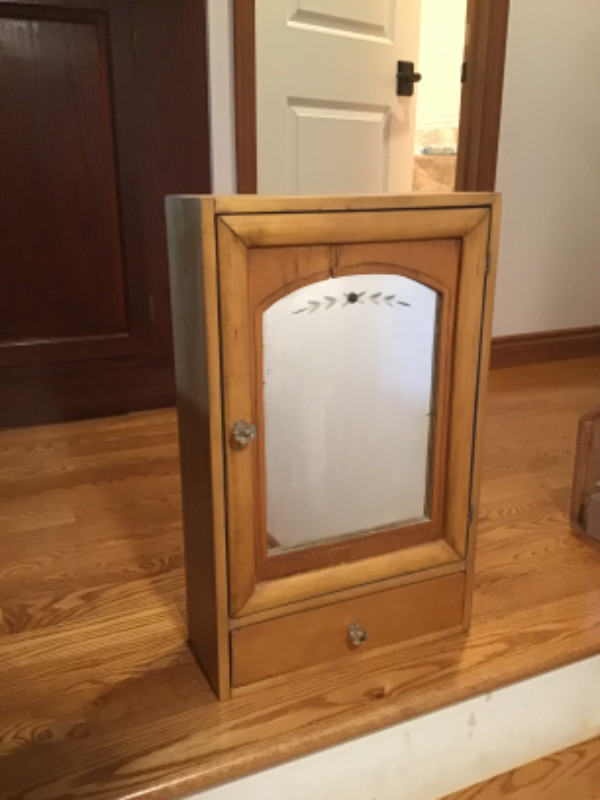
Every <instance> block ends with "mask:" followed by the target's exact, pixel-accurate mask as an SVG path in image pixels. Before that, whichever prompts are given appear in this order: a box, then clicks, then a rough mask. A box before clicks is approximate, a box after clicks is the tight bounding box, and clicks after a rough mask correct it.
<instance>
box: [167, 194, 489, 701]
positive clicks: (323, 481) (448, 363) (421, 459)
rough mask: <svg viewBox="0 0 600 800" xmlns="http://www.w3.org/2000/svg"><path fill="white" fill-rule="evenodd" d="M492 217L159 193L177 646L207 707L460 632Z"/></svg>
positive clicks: (469, 210) (366, 204) (393, 202)
mask: <svg viewBox="0 0 600 800" xmlns="http://www.w3.org/2000/svg"><path fill="white" fill-rule="evenodd" d="M499 203H500V201H499V198H498V196H497V195H494V194H464V195H461V194H453V195H444V196H441V195H436V196H419V195H410V196H405V197H391V196H388V197H356V198H348V197H318V198H300V197H299V198H266V197H251V196H240V197H195V196H173V197H169V198H168V199H167V222H168V234H169V236H168V238H169V258H170V268H171V297H172V305H173V323H174V336H175V364H176V379H177V395H178V412H179V426H180V448H181V469H182V484H183V508H184V529H185V550H186V575H187V592H188V616H189V635H190V643H191V645H192V647H193V649H194V652H195V653H196V655H197V657H198V660H199V662H200V663H201V665H202V667H203V669H204V671H205V673H206V676H207V678H208V680H209V681H210V683H211V686H212V687H213V689H214V691H215V692H216V694H217V695H218V696H219V697H220V698H227V697H229V696H230V695H231V693H232V692H233V693H235V692H238V691H241V690H243V689H244V687H249V686H251V685H252V684H255V683H257V682H259V681H265V680H267V679H275V678H277V677H279V676H284V675H288V674H289V673H292V672H294V671H296V670H299V669H305V668H308V667H315V666H317V665H323V664H330V663H331V662H335V661H336V660H338V659H362V658H364V657H366V656H365V655H363V654H369V653H372V652H373V651H376V650H378V649H380V648H383V647H388V646H392V645H396V644H398V643H400V642H403V641H405V640H407V639H414V638H421V637H428V638H432V637H436V636H441V635H444V634H448V633H450V632H457V631H461V630H465V629H466V628H467V627H468V624H469V617H470V598H471V582H472V574H473V558H474V532H475V520H476V519H477V499H478V476H479V444H480V443H479V439H480V436H479V431H480V419H481V414H480V401H481V397H482V394H483V391H484V386H485V379H486V375H487V368H488V357H489V339H490V328H491V313H492V301H493V285H494V275H495V260H496V258H495V254H496V247H497V239H498V225H499ZM399 657H401V656H400V655H399Z"/></svg>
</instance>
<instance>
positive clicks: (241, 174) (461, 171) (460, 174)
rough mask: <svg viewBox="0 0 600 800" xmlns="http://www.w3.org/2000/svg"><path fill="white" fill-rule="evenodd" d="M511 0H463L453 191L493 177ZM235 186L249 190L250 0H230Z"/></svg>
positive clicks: (479, 186)
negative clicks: (461, 78)
mask: <svg viewBox="0 0 600 800" xmlns="http://www.w3.org/2000/svg"><path fill="white" fill-rule="evenodd" d="M509 2H510V0H468V3H467V22H466V36H465V56H464V62H465V67H464V82H463V87H462V98H461V106H460V123H459V131H458V157H457V165H456V182H455V189H456V191H491V190H493V189H494V184H495V180H496V162H497V157H498V136H499V131H500V111H501V106H502V85H503V79H504V55H505V50H506V34H507V27H508V11H509ZM233 10H234V11H233V13H234V17H233V23H234V59H235V65H234V66H235V115H236V160H237V189H238V192H239V193H241V194H254V193H255V192H256V187H257V167H256V49H255V0H234V4H233Z"/></svg>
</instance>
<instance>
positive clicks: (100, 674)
mask: <svg viewBox="0 0 600 800" xmlns="http://www.w3.org/2000/svg"><path fill="white" fill-rule="evenodd" d="M599 391H600V359H598V358H596V359H582V360H579V361H572V362H559V363H556V364H541V365H536V366H533V367H532V366H529V367H526V368H514V369H506V370H498V371H495V372H493V373H492V375H491V381H490V395H489V402H488V406H487V417H486V431H485V458H484V478H483V484H482V501H481V515H482V520H481V526H480V535H479V540H478V551H477V562H476V580H475V597H474V616H473V625H472V628H471V631H470V632H469V634H468V635H460V636H458V635H457V636H452V637H448V638H446V639H443V640H439V641H437V642H431V643H426V644H421V645H418V646H415V645H412V646H406V647H402V648H395V649H394V648H392V649H390V650H388V651H386V652H385V653H383V654H381V655H378V656H373V655H367V656H364V657H362V656H359V658H358V659H357V661H356V662H355V663H353V664H352V665H343V666H340V665H336V667H335V669H329V670H327V669H326V670H323V669H316V670H311V671H308V672H307V673H305V674H303V675H299V676H297V677H294V678H286V679H285V680H283V679H280V680H276V681H274V682H272V683H271V684H270V685H268V686H264V687H262V688H259V689H254V690H252V691H248V692H246V693H244V694H243V695H242V696H239V697H237V698H235V699H234V700H232V701H230V702H227V703H218V702H217V701H216V700H215V699H214V698H213V696H212V694H211V692H210V690H209V689H208V687H207V685H206V682H205V680H204V678H203V676H202V673H201V672H200V670H199V669H198V667H197V666H196V664H195V662H194V660H193V658H192V656H191V654H190V652H189V650H188V648H187V646H186V641H185V639H186V632H185V624H184V620H183V570H182V535H181V505H180V499H179V476H178V463H177V436H176V420H175V414H174V412H173V411H172V410H165V411H156V412H146V413H141V414H135V415H130V416H127V417H122V418H112V419H107V420H93V421H87V422H78V423H69V424H66V425H55V426H46V427H41V428H31V429H23V430H19V431H3V432H0V520H2V521H4V523H5V528H4V530H0V798H2V800H6V799H8V798H11V800H12V799H14V800H16V798H19V800H55V799H56V798H59V797H69V798H94V800H115V799H116V798H124V797H126V796H131V795H133V794H136V795H137V796H139V797H140V798H141V797H143V798H150V797H152V798H169V797H173V798H175V797H181V796H184V795H185V794H186V793H190V792H193V791H194V790H198V789H199V788H201V787H205V786H210V785H214V784H215V783H218V782H220V781H224V780H227V779H230V778H232V777H235V776H239V775H242V774H247V773H249V772H252V771H254V770H256V769H259V768H262V767H265V766H269V765H272V764H275V763H280V762H281V761H283V760H285V759H289V758H293V757H295V756H298V755H301V754H304V753H308V752H312V751H314V750H316V749H319V748H322V747H325V746H328V745H331V744H334V743H337V742H339V741H343V740H345V739H348V738H351V737H353V736H357V735H360V734H363V733H367V732H369V731H372V730H375V729H378V728H381V727H383V726H385V725H389V724H393V723H396V722H399V721H402V720H405V719H408V718H410V717H412V716H414V715H416V714H420V713H423V712H426V711H432V710H434V709H436V708H440V707H442V706H444V705H447V704H449V703H452V702H456V701H458V700H461V699H465V698H468V697H471V696H473V695H474V694H478V693H482V692H487V691H490V690H492V689H496V688H498V687H499V686H504V685H507V684H509V683H511V682H513V681H516V680H519V679H521V678H524V677H529V676H531V675H534V674H538V673H540V672H543V671H546V670H549V669H552V668H554V667H557V666H561V665H563V664H565V663H569V662H572V661H576V660H578V659H580V658H584V657H586V656H589V655H592V654H596V653H598V652H600V548H598V547H594V546H592V545H590V544H589V543H588V542H586V541H584V540H582V539H581V538H578V537H576V536H575V535H574V534H573V533H572V532H571V529H570V526H569V523H568V517H567V512H568V501H569V492H570V481H571V471H572V465H573V457H574V443H575V431H576V427H577V419H578V417H579V416H580V415H581V414H583V413H584V412H585V411H587V409H588V408H589V407H591V406H593V405H594V404H596V405H597V396H598V392H599ZM565 763H566V762H565ZM542 785H544V784H542ZM495 796H496V795H490V797H495ZM500 796H503V795H498V797H500ZM509 796H510V795H509ZM521 796H522V797H523V798H524V797H525V796H526V795H524V794H523V795H515V798H516V800H521ZM534 796H535V795H534ZM542 796H543V795H540V797H542ZM570 796H574V797H576V795H570ZM482 797H485V798H486V800H487V796H486V795H483V796H482ZM548 797H550V795H548ZM584 797H585V796H584ZM578 800H580V798H578ZM585 800H587V798H585Z"/></svg>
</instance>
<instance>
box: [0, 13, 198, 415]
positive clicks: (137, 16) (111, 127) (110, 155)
mask: <svg viewBox="0 0 600 800" xmlns="http://www.w3.org/2000/svg"><path fill="white" fill-rule="evenodd" d="M0 37H1V39H0V41H1V42H2V47H0V108H1V109H2V111H1V115H2V124H1V125H0V159H1V169H2V173H1V180H0V219H1V220H2V225H1V226H0V253H1V258H0V427H1V426H6V425H16V424H30V423H32V422H42V421H55V420H64V419H73V418H76V417H82V416H93V415H96V414H106V413H118V412H126V411H130V410H135V409H138V408H146V407H147V408H150V407H156V406H158V405H167V404H171V403H173V402H174V398H175V390H174V384H173V379H172V375H173V370H172V360H173V355H172V334H171V317H170V298H169V279H168V268H167V248H166V224H165V216H164V200H165V195H167V194H171V193H188V192H190V193H206V192H209V191H210V172H209V144H208V109H207V94H208V91H207V67H206V25H205V3H204V2H203V1H202V0H169V2H167V1H166V0H54V2H49V0H22V2H19V3H14V2H6V0H0Z"/></svg>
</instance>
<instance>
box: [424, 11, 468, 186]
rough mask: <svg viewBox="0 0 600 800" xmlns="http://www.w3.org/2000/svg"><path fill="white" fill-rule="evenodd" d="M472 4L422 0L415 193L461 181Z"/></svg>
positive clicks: (453, 184) (452, 184)
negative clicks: (458, 165)
mask: <svg viewBox="0 0 600 800" xmlns="http://www.w3.org/2000/svg"><path fill="white" fill-rule="evenodd" d="M466 16H467V0H421V25H420V32H419V61H418V68H419V72H421V73H422V74H423V80H422V81H421V82H420V83H419V85H418V88H417V91H416V119H415V138H414V164H413V181H412V190H413V192H452V191H453V190H454V186H455V183H456V160H457V153H458V126H459V117H460V90H461V85H462V84H461V77H462V75H461V73H462V65H463V60H464V50H465V28H466Z"/></svg>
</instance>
